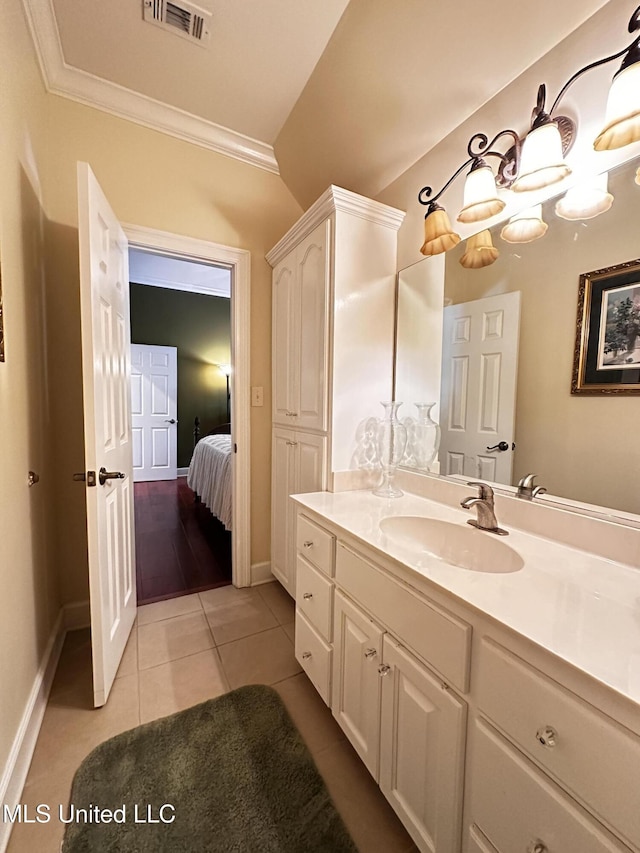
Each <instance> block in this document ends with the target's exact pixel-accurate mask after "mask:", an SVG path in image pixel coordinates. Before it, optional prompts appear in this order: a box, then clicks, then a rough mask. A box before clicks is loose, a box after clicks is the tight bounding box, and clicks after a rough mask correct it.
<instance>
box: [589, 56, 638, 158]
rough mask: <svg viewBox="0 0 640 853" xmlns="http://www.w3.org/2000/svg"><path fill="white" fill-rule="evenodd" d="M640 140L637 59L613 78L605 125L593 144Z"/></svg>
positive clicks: (604, 147) (603, 147)
mask: <svg viewBox="0 0 640 853" xmlns="http://www.w3.org/2000/svg"><path fill="white" fill-rule="evenodd" d="M638 140H640V62H636V63H635V64H634V65H630V66H629V67H628V68H625V69H624V71H620V72H619V73H618V74H616V76H615V77H614V78H613V83H612V84H611V88H610V89H609V99H608V100H607V112H606V117H605V127H604V130H603V131H602V132H601V133H600V135H599V136H598V138H597V139H596V141H595V142H594V143H593V147H594V148H595V149H596V151H610V150H611V149H612V148H622V147H623V146H624V145H630V144H631V143H632V142H637V141H638Z"/></svg>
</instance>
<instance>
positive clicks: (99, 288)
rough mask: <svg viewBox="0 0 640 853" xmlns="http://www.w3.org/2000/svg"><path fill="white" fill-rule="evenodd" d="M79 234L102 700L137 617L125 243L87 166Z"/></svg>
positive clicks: (81, 178)
mask: <svg viewBox="0 0 640 853" xmlns="http://www.w3.org/2000/svg"><path fill="white" fill-rule="evenodd" d="M78 237H79V247H80V303H81V312H82V383H83V394H84V439H85V465H86V471H87V473H86V478H87V489H86V494H87V536H88V546H89V593H90V599H91V644H92V655H93V694H94V704H95V705H96V707H98V706H100V705H104V704H105V702H106V701H107V698H108V696H109V691H110V690H111V686H112V684H113V681H114V679H115V676H116V672H117V669H118V665H119V663H120V659H121V658H122V654H123V652H124V647H125V645H126V642H127V639H128V637H129V633H130V631H131V627H132V625H133V620H134V619H135V615H136V584H135V556H134V535H133V495H132V479H133V478H132V474H133V460H132V451H131V415H130V405H129V404H130V393H131V390H130V384H129V369H130V367H129V347H130V331H129V329H130V326H129V275H128V260H129V258H128V245H127V238H126V237H125V235H124V232H123V230H122V228H121V227H120V224H119V222H118V220H117V219H116V217H115V215H114V214H113V211H112V210H111V207H110V206H109V203H108V201H107V199H106V198H105V196H104V194H103V192H102V190H101V189H100V186H99V185H98V182H97V181H96V179H95V176H94V174H93V172H92V171H91V169H90V167H89V166H88V164H87V163H78Z"/></svg>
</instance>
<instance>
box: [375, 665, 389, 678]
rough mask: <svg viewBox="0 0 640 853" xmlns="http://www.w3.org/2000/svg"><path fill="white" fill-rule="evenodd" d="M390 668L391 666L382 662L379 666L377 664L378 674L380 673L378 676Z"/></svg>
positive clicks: (384, 673)
mask: <svg viewBox="0 0 640 853" xmlns="http://www.w3.org/2000/svg"><path fill="white" fill-rule="evenodd" d="M390 669H391V667H390V666H389V665H388V664H386V663H383V664H382V665H381V666H379V667H378V674H379V675H380V678H382V677H383V676H384V675H388V674H389V670H390Z"/></svg>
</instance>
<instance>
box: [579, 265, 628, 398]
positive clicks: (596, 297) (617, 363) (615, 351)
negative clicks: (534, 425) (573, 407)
mask: <svg viewBox="0 0 640 853" xmlns="http://www.w3.org/2000/svg"><path fill="white" fill-rule="evenodd" d="M571 393H572V394H640V259H638V260H635V261H628V262H627V263H624V264H618V265H617V266H614V267H607V268H605V269H602V270H594V271H593V272H588V273H583V274H582V275H581V276H580V287H579V291H578V319H577V324H576V346H575V354H574V362H573V376H572V380H571Z"/></svg>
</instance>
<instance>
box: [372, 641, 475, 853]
mask: <svg viewBox="0 0 640 853" xmlns="http://www.w3.org/2000/svg"><path fill="white" fill-rule="evenodd" d="M382 657H383V661H384V664H385V665H387V666H390V667H391V669H390V670H389V672H388V673H387V674H386V675H385V676H384V678H383V679H382V721H381V738H380V787H381V789H382V791H383V793H384V795H385V796H386V797H387V799H388V800H389V802H390V803H391V805H392V806H393V808H394V809H395V810H396V812H397V813H398V816H399V817H400V819H401V820H402V822H403V823H404V825H405V826H406V827H407V829H408V830H409V832H410V833H411V835H412V837H413V839H414V841H415V842H416V844H417V845H418V846H419V847H420V849H421V850H427V851H434V853H440V851H442V853H445V851H449V850H457V849H458V848H459V844H460V820H461V809H462V778H463V759H464V743H465V728H466V705H465V703H464V702H462V701H461V700H460V699H458V698H457V697H456V696H454V695H453V694H452V693H451V692H450V691H449V690H447V689H446V688H445V687H444V686H443V684H442V682H441V681H439V680H438V679H437V678H436V677H435V676H434V675H432V674H431V673H430V672H429V671H428V670H427V669H426V668H425V667H424V666H423V665H422V664H420V663H419V662H418V661H417V660H416V659H415V658H413V656H412V655H410V654H408V653H407V652H406V651H404V649H403V648H402V647H401V646H400V645H399V644H398V643H397V642H395V641H394V640H392V639H391V638H390V637H389V635H388V634H385V636H384V642H383V653H382Z"/></svg>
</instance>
